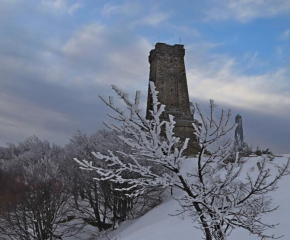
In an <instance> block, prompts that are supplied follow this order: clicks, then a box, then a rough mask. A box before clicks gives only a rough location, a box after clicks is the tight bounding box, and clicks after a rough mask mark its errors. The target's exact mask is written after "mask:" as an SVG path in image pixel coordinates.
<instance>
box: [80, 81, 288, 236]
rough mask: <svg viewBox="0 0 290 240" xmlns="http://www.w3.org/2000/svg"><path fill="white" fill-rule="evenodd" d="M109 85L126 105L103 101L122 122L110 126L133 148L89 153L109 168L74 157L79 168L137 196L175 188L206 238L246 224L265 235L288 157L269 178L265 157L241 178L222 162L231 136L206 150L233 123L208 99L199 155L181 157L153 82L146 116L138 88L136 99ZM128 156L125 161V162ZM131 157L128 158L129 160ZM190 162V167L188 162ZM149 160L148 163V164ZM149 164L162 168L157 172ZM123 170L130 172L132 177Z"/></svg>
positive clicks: (237, 170)
mask: <svg viewBox="0 0 290 240" xmlns="http://www.w3.org/2000/svg"><path fill="white" fill-rule="evenodd" d="M113 89H114V90H115V92H116V93H117V95H118V96H119V97H120V98H121V99H122V100H123V102H124V103H125V104H126V106H127V109H128V111H127V112H126V111H125V110H121V109H119V108H118V107H116V106H115V103H114V99H113V97H110V98H109V101H106V100H105V99H103V98H102V100H103V101H104V102H105V103H106V104H107V105H108V106H109V107H110V108H112V109H113V110H114V111H115V113H117V115H116V116H112V115H111V116H112V118H113V119H115V120H117V121H118V122H121V123H122V125H121V126H119V125H115V124H112V125H109V124H107V125H108V126H109V127H110V128H112V129H114V130H115V131H117V132H119V133H120V132H125V133H126V134H127V135H126V136H122V135H120V136H119V138H120V139H121V140H122V141H124V142H125V143H126V144H128V145H129V146H131V148H132V153H130V154H128V153H125V152H122V151H119V152H113V151H110V150H108V155H104V154H102V153H100V152H97V153H93V155H94V156H95V157H96V158H97V159H102V160H104V161H105V162H106V163H107V164H108V165H107V166H109V167H110V168H102V167H100V166H96V165H94V164H93V162H92V161H86V160H83V161H80V160H78V159H75V160H76V161H77V162H78V163H79V164H80V165H81V168H82V169H86V170H89V171H95V172H96V173H97V174H98V175H99V178H98V180H101V181H103V180H110V181H112V182H114V183H127V184H128V186H127V187H123V188H121V189H119V190H120V191H129V190H130V191H131V193H130V194H128V195H129V196H138V195H139V194H142V193H143V192H144V191H146V189H147V188H148V187H151V186H161V187H163V188H166V187H173V188H178V189H181V190H182V191H184V193H185V195H184V197H181V198H180V199H179V201H180V203H181V206H182V207H183V209H184V211H190V212H191V214H192V216H193V219H194V220H195V221H197V223H198V226H199V227H200V229H201V230H202V231H203V232H204V235H205V237H206V239H207V240H211V239H217V240H225V239H226V237H227V236H228V235H229V234H230V233H231V231H232V230H234V229H235V228H238V227H239V228H244V229H246V230H248V231H249V232H250V233H252V234H256V235H258V236H260V237H264V238H275V236H267V235H265V234H264V230H265V229H267V228H271V227H274V225H270V224H267V223H263V222H262V220H261V216H262V215H263V214H266V213H268V212H269V211H272V210H274V209H275V208H270V203H271V198H270V197H269V196H268V195H267V194H268V193H269V192H271V191H273V190H275V188H276V183H277V181H278V180H279V179H280V178H281V177H282V176H284V175H285V174H286V173H287V168H288V166H289V161H288V162H287V164H286V165H285V166H282V167H277V168H278V173H277V175H276V176H275V177H270V170H269V169H268V168H267V167H266V164H267V162H266V160H265V159H264V160H263V161H262V164H261V165H262V167H261V169H260V170H259V172H258V174H257V175H256V176H250V174H248V175H247V177H246V178H245V179H241V178H240V177H239V176H240V173H241V170H242V164H240V163H238V161H237V159H238V154H237V157H236V161H234V162H232V163H228V164H227V165H226V164H225V163H224V160H225V159H226V158H227V157H228V155H229V152H228V149H229V147H230V146H231V139H228V140H227V141H225V142H224V144H222V145H220V146H216V148H215V149H214V150H213V149H211V153H210V154H208V151H207V149H209V148H210V147H211V146H213V145H215V144H216V143H217V142H218V140H219V139H221V138H222V137H224V136H226V134H227V133H229V132H230V131H231V130H233V129H235V127H236V125H230V119H231V112H230V110H229V111H228V112H225V111H222V113H221V117H220V119H219V120H216V119H215V117H214V109H215V107H216V105H215V104H214V101H212V100H211V101H210V116H209V117H206V116H205V115H204V114H203V113H202V111H201V109H200V107H199V105H198V104H197V105H196V110H197V112H198V114H199V116H200V118H201V120H202V124H201V125H196V124H193V125H194V127H195V130H196V132H195V134H196V136H197V139H198V141H199V143H200V147H201V150H200V153H199V155H198V157H197V159H196V160H195V161H193V160H192V159H189V158H188V157H186V156H184V155H183V152H184V150H185V149H186V148H187V143H188V141H189V140H188V139H186V140H185V141H184V142H183V143H182V142H181V141H180V139H179V138H178V137H175V136H174V131H173V130H174V126H175V122H174V118H173V116H169V120H168V121H165V120H161V119H160V116H161V114H162V112H163V111H164V108H165V106H164V105H162V104H160V103H159V102H158V98H157V94H158V92H157V91H156V89H155V86H154V84H153V83H152V82H151V83H150V89H151V94H152V98H153V110H152V111H151V115H152V118H150V120H149V119H146V118H145V117H143V116H142V115H141V110H140V109H139V106H140V92H138V91H137V92H136V96H135V101H131V100H130V99H129V97H128V94H126V93H124V92H122V91H121V90H120V89H118V88H117V87H116V86H113ZM124 156H125V157H126V159H127V161H124V160H123V157H124ZM128 159H129V160H128ZM189 162H190V167H186V166H188V164H189ZM148 163H151V164H148ZM152 164H154V165H155V166H159V167H161V168H164V169H166V171H161V172H158V171H157V172H156V171H154V168H152V167H151V166H152ZM127 173H134V177H129V178H128V177H127V176H132V175H128V174H127Z"/></svg>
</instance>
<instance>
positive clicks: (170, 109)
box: [147, 43, 200, 155]
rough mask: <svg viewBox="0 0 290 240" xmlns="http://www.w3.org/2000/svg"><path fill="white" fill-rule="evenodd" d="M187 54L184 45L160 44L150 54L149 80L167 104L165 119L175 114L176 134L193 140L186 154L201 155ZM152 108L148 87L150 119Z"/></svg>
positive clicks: (159, 96)
mask: <svg viewBox="0 0 290 240" xmlns="http://www.w3.org/2000/svg"><path fill="white" fill-rule="evenodd" d="M184 55H185V49H184V46H183V45H181V44H175V45H173V46H172V45H168V44H165V43H157V44H156V45H155V49H153V50H151V51H150V55H149V63H150V74H149V81H152V82H154V84H155V86H156V89H157V90H158V91H159V94H158V99H159V102H160V103H162V104H164V105H165V111H164V113H163V115H162V116H161V118H162V119H165V120H167V119H168V115H169V114H171V115H173V116H174V120H175V122H176V126H175V131H174V133H175V134H176V136H178V137H180V138H181V140H185V138H189V139H190V141H189V144H188V148H187V150H186V151H185V153H186V154H187V155H191V154H197V153H198V152H199V150H200V147H199V144H198V142H197V140H196V137H195V135H194V131H195V130H194V128H193V126H192V123H193V122H194V121H195V120H194V116H193V115H192V112H191V110H190V103H189V96H188V88H187V80H186V72H185V64H184ZM149 110H152V98H151V96H150V89H149V90H148V101H147V118H149V117H150V114H149Z"/></svg>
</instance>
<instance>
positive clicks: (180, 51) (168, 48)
mask: <svg viewBox="0 0 290 240" xmlns="http://www.w3.org/2000/svg"><path fill="white" fill-rule="evenodd" d="M156 55H170V56H180V57H184V55H185V49H184V45H182V44H174V45H169V44H166V43H156V44H155V49H152V50H151V51H150V55H149V63H151V62H152V61H154V60H155V58H156Z"/></svg>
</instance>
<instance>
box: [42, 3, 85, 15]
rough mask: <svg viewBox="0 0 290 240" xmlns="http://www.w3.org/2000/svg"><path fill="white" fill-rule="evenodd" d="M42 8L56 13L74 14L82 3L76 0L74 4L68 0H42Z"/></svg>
mask: <svg viewBox="0 0 290 240" xmlns="http://www.w3.org/2000/svg"><path fill="white" fill-rule="evenodd" d="M41 3H42V8H43V9H44V10H47V11H50V12H53V13H55V14H60V13H61V14H70V15H73V14H74V13H75V12H76V11H77V10H78V9H80V8H81V7H82V4H80V3H79V2H76V3H74V4H72V5H69V4H68V3H67V0H41Z"/></svg>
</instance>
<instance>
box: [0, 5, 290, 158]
mask: <svg viewBox="0 0 290 240" xmlns="http://www.w3.org/2000/svg"><path fill="white" fill-rule="evenodd" d="M0 34H1V37H0V145H5V144H6V142H19V141H23V140H24V139H25V138H27V137H29V136H31V135H36V136H38V137H39V138H41V139H47V140H49V141H51V142H54V143H57V144H62V145H63V144H66V143H67V142H68V141H69V138H70V137H71V136H72V135H73V134H74V133H75V132H76V131H77V130H81V131H82V132H85V133H88V134H90V133H93V132H95V131H96V130H98V129H101V128H104V127H103V125H102V122H103V121H104V120H106V119H107V117H106V114H107V113H108V112H109V109H107V108H106V107H105V106H104V104H103V103H102V102H101V101H100V100H99V98H98V95H99V94H101V95H103V96H109V95H110V94H113V92H112V90H111V87H110V85H111V84H116V85H118V86H119V87H120V88H122V89H123V90H125V91H127V92H128V93H133V92H134V90H141V91H142V92H143V100H144V103H145V102H146V94H147V88H148V76H149V64H148V55H149V51H150V50H151V49H152V48H153V46H154V45H155V44H156V42H158V41H160V42H166V43H168V44H176V43H179V41H180V38H181V41H182V44H184V45H185V49H186V57H185V61H186V70H187V79H188V85H189V94H190V98H191V101H193V102H199V103H201V105H202V106H204V111H205V112H206V111H207V106H208V100H209V99H214V100H215V101H216V103H217V104H218V105H219V107H221V108H231V109H232V111H233V113H234V115H235V114H238V113H239V114H241V115H242V116H243V124H244V133H245V137H246V139H247V141H248V142H249V143H250V144H252V145H253V146H254V147H256V146H257V145H258V146H260V147H261V148H268V147H269V148H270V149H272V150H274V151H276V152H290V124H289V123H290V0H204V1H197V0H187V1H186V0H179V1H176V0H175V1H173V0H159V1H156V0H154V1H153V0H146V1H141V0H128V1H123V0H119V1H105V0H1V1H0Z"/></svg>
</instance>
